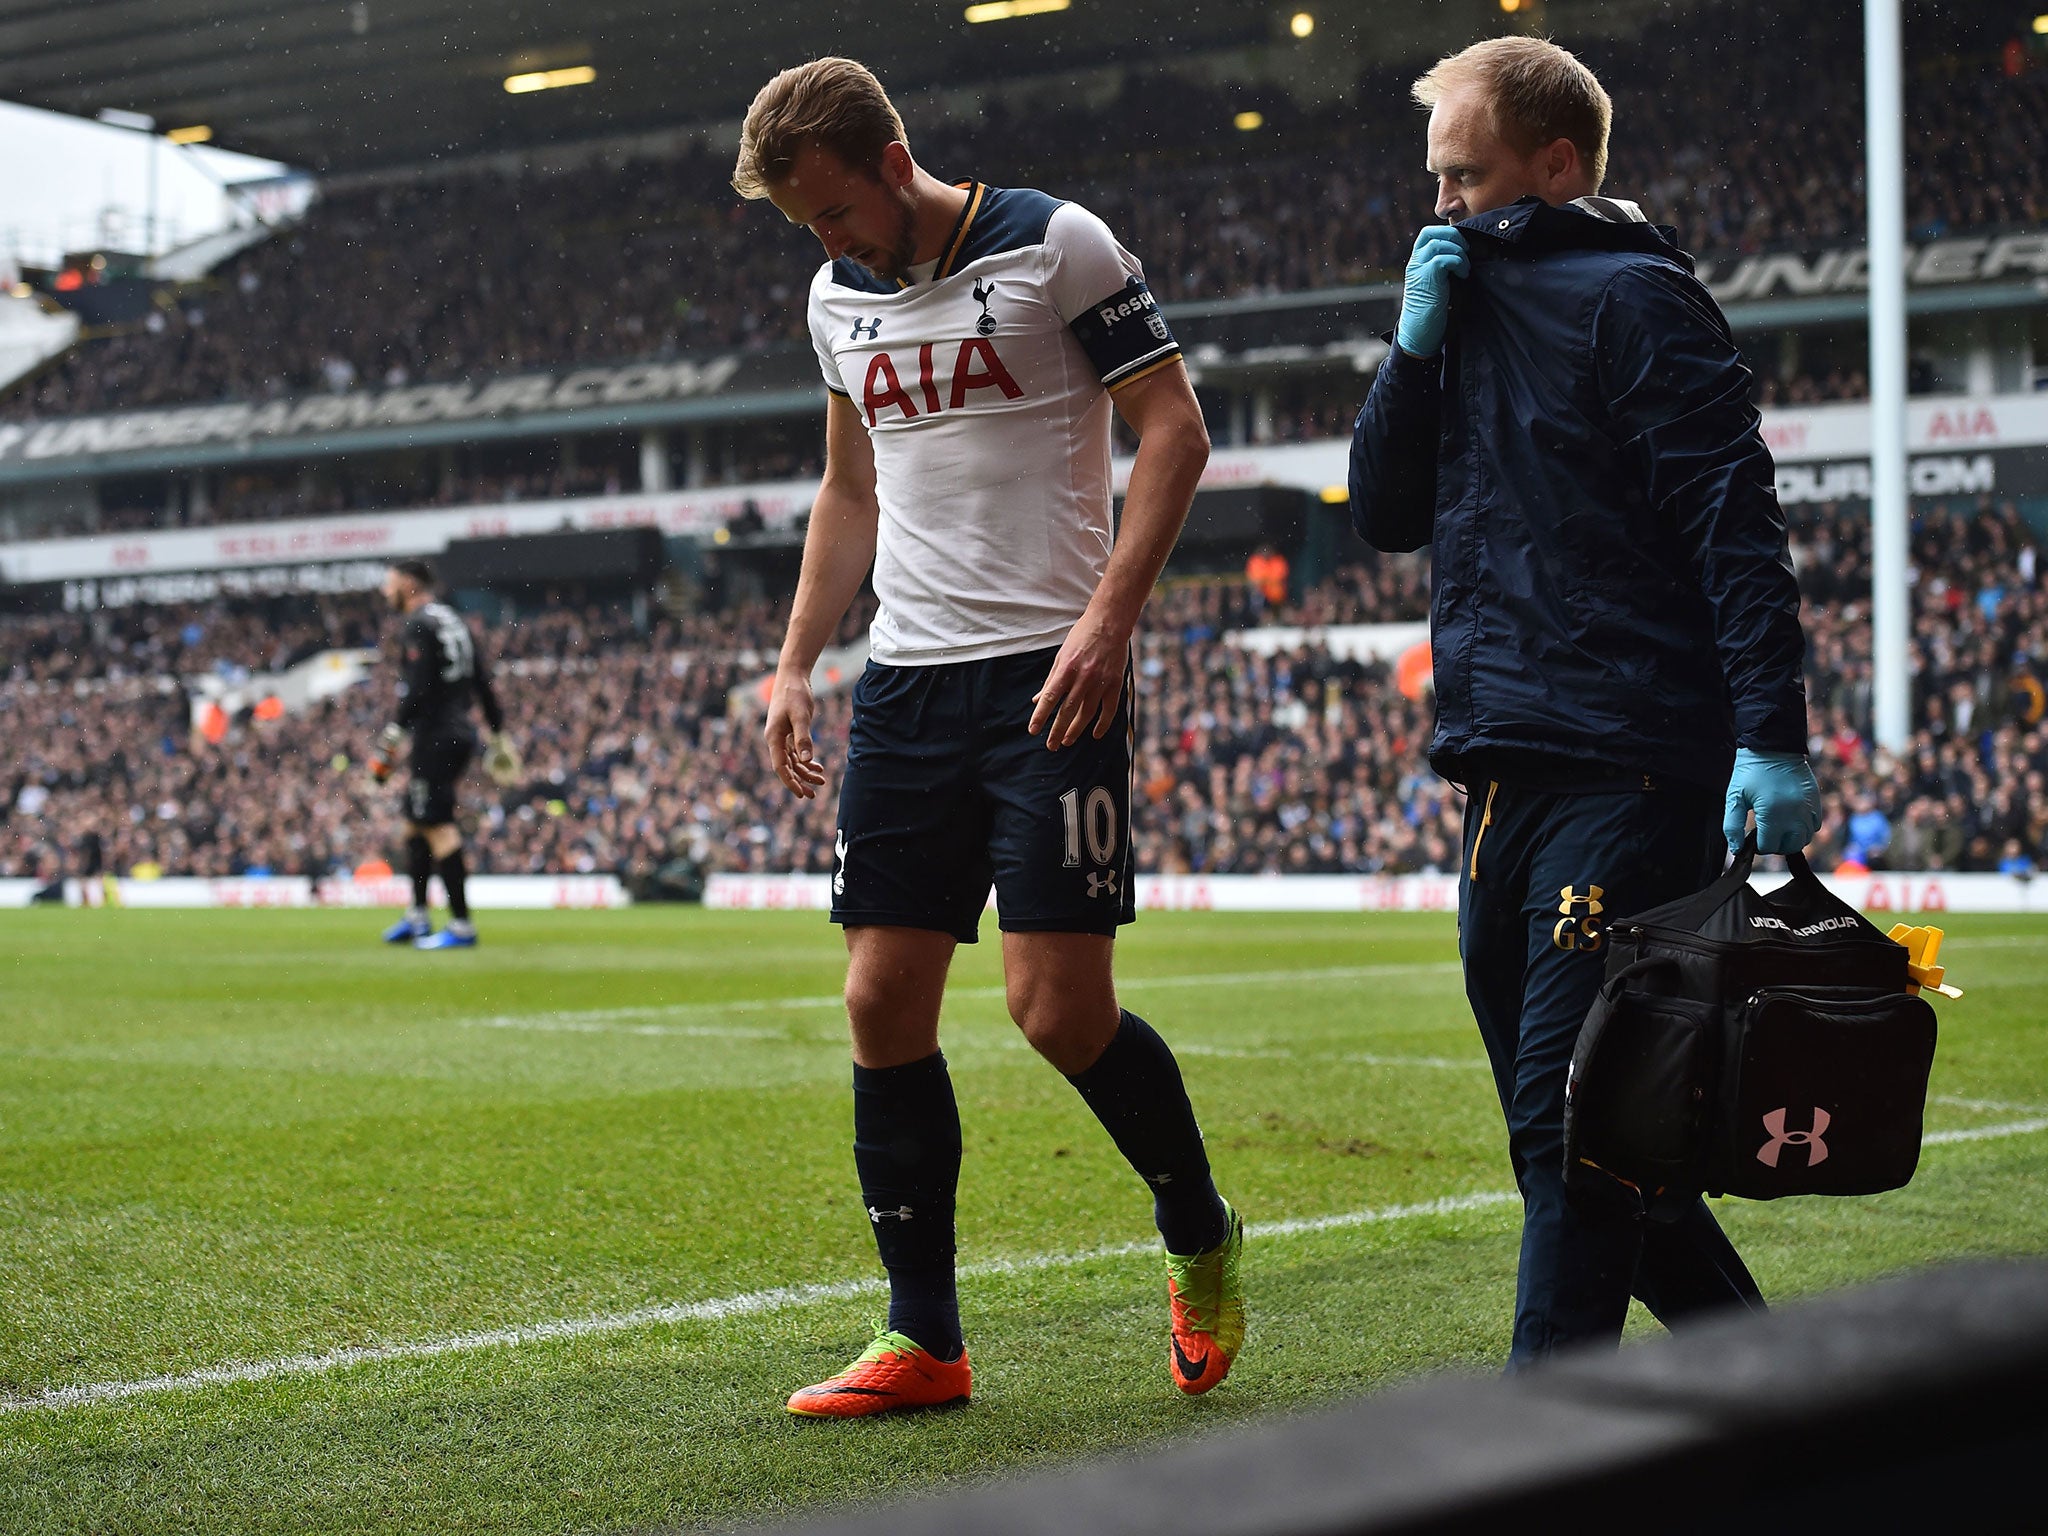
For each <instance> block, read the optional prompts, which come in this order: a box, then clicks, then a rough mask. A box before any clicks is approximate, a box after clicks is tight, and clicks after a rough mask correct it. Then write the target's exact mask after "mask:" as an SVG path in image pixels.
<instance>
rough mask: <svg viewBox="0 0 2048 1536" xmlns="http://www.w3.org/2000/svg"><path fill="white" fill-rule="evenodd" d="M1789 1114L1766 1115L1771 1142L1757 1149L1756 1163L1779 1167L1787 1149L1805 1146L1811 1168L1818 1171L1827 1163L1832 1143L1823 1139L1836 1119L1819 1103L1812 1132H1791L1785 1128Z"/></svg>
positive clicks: (1807, 1162) (1775, 1113)
mask: <svg viewBox="0 0 2048 1536" xmlns="http://www.w3.org/2000/svg"><path fill="white" fill-rule="evenodd" d="M1785 1114H1786V1112H1785V1111H1784V1110H1782V1109H1774V1110H1772V1111H1771V1112H1770V1113H1769V1114H1767V1115H1765V1116H1764V1129H1765V1130H1767V1131H1769V1132H1770V1133H1771V1139H1770V1140H1769V1141H1767V1142H1765V1143H1764V1144H1763V1146H1761V1147H1760V1148H1758V1149H1757V1154H1756V1160H1757V1161H1758V1162H1760V1163H1762V1164H1763V1165H1764V1166H1765V1167H1766V1168H1775V1167H1777V1166H1778V1154H1779V1153H1780V1152H1782V1151H1783V1150H1784V1149H1785V1148H1787V1147H1804V1148H1806V1166H1807V1167H1809V1168H1817V1167H1819V1166H1820V1165H1821V1164H1822V1163H1824V1162H1826V1161H1827V1160H1828V1144H1827V1143H1826V1142H1824V1141H1822V1140H1821V1139H1820V1138H1821V1133H1822V1132H1824V1131H1825V1130H1827V1128H1828V1122H1829V1121H1831V1120H1832V1119H1834V1116H1833V1115H1830V1114H1829V1113H1828V1112H1827V1111H1826V1110H1824V1109H1822V1108H1821V1107H1820V1106H1819V1105H1818V1104H1816V1105H1815V1106H1814V1109H1813V1129H1812V1130H1810V1131H1788V1130H1786V1129H1785Z"/></svg>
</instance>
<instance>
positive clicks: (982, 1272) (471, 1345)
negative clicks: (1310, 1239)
mask: <svg viewBox="0 0 2048 1536" xmlns="http://www.w3.org/2000/svg"><path fill="white" fill-rule="evenodd" d="M2036 1131H2048V1119H2039V1120H2019V1121H2014V1122H2013V1123H2011V1124H2009V1125H1985V1126H1978V1127H1975V1128H1973V1129H1969V1130H1958V1131H1936V1132H1934V1133H1933V1134H1932V1135H1930V1136H1927V1137H1925V1138H1923V1139H1922V1143H1921V1144H1922V1145H1923V1146H1930V1147H1938V1146H1951V1145H1954V1144H1956V1143H1958V1142H1972V1141H1992V1140H1995V1139H1998V1138H2001V1137H2007V1136H2026V1135H2031V1134H2033V1133H2034V1132H2036ZM1520 1199H1521V1197H1520V1196H1519V1195H1518V1194H1516V1193H1515V1192H1514V1191H1513V1190H1498V1189H1490V1190H1479V1191H1477V1192H1475V1193H1472V1194H1468V1195H1447V1196H1444V1197H1443V1198H1441V1199H1437V1200H1424V1201H1421V1202H1418V1203H1416V1204H1413V1205H1390V1206H1385V1207H1382V1208H1380V1209H1378V1210H1365V1211H1346V1212H1343V1213H1340V1214H1338V1215H1333V1216H1302V1217H1295V1218H1292V1219H1290V1220H1285V1221H1272V1222H1263V1223H1260V1224H1257V1225H1252V1224H1249V1223H1248V1224H1247V1226H1246V1231H1247V1233H1248V1234H1249V1235H1251V1236H1253V1237H1264V1238H1278V1237H1298V1236H1303V1235H1306V1234H1310V1233H1316V1232H1334V1231H1339V1230H1342V1229H1344V1228H1348V1227H1364V1226H1374V1225H1378V1224H1381V1223H1385V1222H1394V1221H1408V1220H1412V1219H1414V1218H1416V1217H1424V1216H1450V1215H1456V1214H1458V1213H1460V1212H1463V1211H1477V1210H1485V1209H1488V1208H1491V1207H1496V1206H1507V1205H1514V1204H1516V1203H1517V1202H1519V1200H1520ZM1157 1252H1158V1244H1157V1243H1156V1242H1136V1243H1114V1244H1111V1245H1109V1246H1108V1247H1103V1248H1091V1249H1088V1250H1086V1251H1084V1252H1081V1253H1048V1254H1038V1255H1035V1256H1032V1257H1030V1258H1023V1259H991V1260H988V1261H985V1262H983V1263H979V1264H965V1265H962V1266H961V1268H960V1278H961V1279H963V1280H980V1279H991V1278H996V1277H1000V1276H1005V1275H1021V1274H1030V1273H1034V1272H1036V1271H1039V1270H1047V1269H1068V1268H1074V1267H1077V1266H1079V1265H1082V1264H1091V1263H1095V1262H1098V1261H1100V1260H1103V1259H1118V1258H1128V1257H1130V1256H1133V1255H1138V1254H1157ZM885 1283H886V1282H884V1281H883V1280H880V1279H866V1280H838V1281H833V1282H830V1283H828V1284H823V1285H788V1286H777V1287H774V1288H772V1289H769V1290H763V1291H746V1292H743V1293H741V1294H740V1295H737V1296H723V1297H716V1298H713V1299H711V1300H709V1301H686V1302H676V1303H672V1304H670V1305H668V1306H659V1307H636V1308H634V1309H633V1310H632V1311H630V1312H607V1313H599V1314H596V1315H595V1316H589V1317H571V1318H561V1319H557V1320H555V1321H551V1322H542V1323H531V1324H528V1325H527V1326H525V1327H521V1328H493V1329H487V1330H483V1331H479V1332H474V1333H458V1334H451V1335H449V1336H447V1337H445V1338H439V1339H422V1340H419V1341H417V1342H415V1343H411V1344H371V1345H358V1346H351V1347H349V1348H344V1349H332V1350H327V1351H325V1352H324V1353H319V1354H312V1353H308V1354H299V1355H286V1356H283V1357H282V1358H279V1359H275V1360H257V1361H251V1362H247V1363H244V1364H238V1365H209V1366H201V1367H200V1368H199V1369H197V1370H192V1371H183V1372H178V1373H175V1374H167V1375H162V1376H144V1377H141V1378H138V1379H136V1380H133V1381H102V1382H90V1383H85V1384H81V1385H78V1386H70V1387H45V1388H43V1389H41V1390H40V1391H35V1392H22V1393H15V1394H11V1395H8V1396H4V1397H0V1413H22V1412H29V1411H33V1410H37V1409H43V1410H51V1409H61V1408H79V1407H86V1406H90V1405H93V1404H97V1403H111V1402H118V1401H121V1400H123V1399H126V1398H134V1397H151V1396H156V1395H158V1394H161V1393H166V1392H190V1391H196V1390H198V1389H200V1388H202V1387H214V1386H227V1385H232V1384H234V1383H236V1382H254V1381H270V1380H274V1379H276V1378H278V1377H280V1376H318V1375H324V1374H326V1373H327V1372H330V1371H339V1370H346V1369H348V1368H349V1367H351V1366H357V1365H375V1364H381V1363H384V1362H386V1361H403V1360H431V1359H434V1358H436V1357H438V1356H441V1355H453V1354H462V1353H466V1352H468V1351H472V1350H479V1349H502V1348H510V1347H514V1346H517V1345H521V1344H542V1343H551V1342H553V1341H555V1340H559V1339H582V1338H590V1337H593V1336H597V1335H603V1334H612V1333H623V1332H625V1331H627V1330H629V1329H634V1328H646V1327H653V1326H657V1325H660V1324H665V1323H687V1322H722V1321H724V1320H725V1319H726V1318H731V1317H747V1316H752V1315H754V1314H756V1313H761V1312H775V1311H781V1310H784V1309H786V1308H791V1307H809V1306H817V1305H819V1304H820V1303H823V1302H828V1301H846V1300H851V1299H852V1298H853V1297H856V1296H869V1295H874V1294H877V1293H879V1292H880V1291H881V1290H882V1289H883V1288H884V1286H885Z"/></svg>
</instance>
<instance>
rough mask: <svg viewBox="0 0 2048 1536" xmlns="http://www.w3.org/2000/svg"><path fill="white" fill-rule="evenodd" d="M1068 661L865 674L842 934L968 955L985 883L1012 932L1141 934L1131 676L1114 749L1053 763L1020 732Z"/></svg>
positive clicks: (1067, 751) (843, 833)
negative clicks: (881, 936)
mask: <svg viewBox="0 0 2048 1536" xmlns="http://www.w3.org/2000/svg"><path fill="white" fill-rule="evenodd" d="M1058 654H1059V652H1058V650H1057V649H1053V650H1044V651H1030V652H1026V653H1024V654H1022V655H1017V656H997V657H992V658H990V659H989V660H987V661H964V662H953V663H947V664H943V665H939V666H929V667H891V666H884V665H882V664H880V663H878V662H869V663H868V666H867V670H866V671H865V672H863V673H862V674H861V676H860V680H859V681H858V682H857V683H855V684H854V689H853V723H852V729H851V731H850V733H849V736H848V741H847V752H846V772H845V776H844V778H843V780H842V781H841V784H840V789H839V830H838V835H837V836H836V838H835V839H834V846H833V856H834V857H833V872H832V921H833V922H835V923H842V924H845V925H848V926H852V927H858V926H865V925H871V924H872V925H879V926H886V927H895V928H928V929H935V930H937V931H938V932H940V933H949V934H951V935H952V936H953V937H954V938H956V939H958V940H959V941H960V942H961V943H963V944H972V943H974V942H975V940H976V938H977V937H978V936H979V935H978V930H979V925H980V921H981V914H982V910H983V908H984V907H985V906H986V905H987V902H988V892H989V886H990V885H991V883H993V885H994V886H995V891H996V911H997V914H998V917H999V919H1000V926H1001V927H1002V929H1003V931H1004V932H1005V933H1101V934H1113V933H1115V932H1116V929H1117V925H1118V924H1120V923H1128V922H1130V921H1131V919H1132V918H1133V916H1135V912H1134V909H1133V906H1132V899H1131V737H1132V730H1131V708H1132V698H1131V677H1130V673H1129V670H1128V669H1126V671H1125V676H1124V696H1123V703H1122V705H1121V706H1120V707H1119V708H1118V710H1117V716H1116V722H1115V724H1114V725H1113V726H1112V727H1111V729H1110V731H1109V734H1108V735H1106V736H1104V737H1102V738H1101V739H1100V740H1097V739H1096V738H1095V737H1094V736H1092V735H1084V736H1082V738H1081V739H1080V740H1079V741H1078V742H1076V743H1074V745H1073V746H1071V747H1064V748H1062V749H1061V750H1059V751H1057V752H1052V751H1048V750H1047V749H1046V745H1045V736H1044V734H1043V733H1042V732H1041V733H1040V734H1039V735H1037V736H1030V735H1027V734H1025V727H1026V725H1028V724H1029V722H1030V719H1031V707H1032V706H1031V696H1032V695H1033V694H1034V693H1036V692H1037V691H1038V690H1039V688H1040V687H1042V686H1043V685H1044V683H1045V675H1046V673H1048V672H1050V671H1051V670H1052V663H1053V658H1054V657H1055V656H1057V655H1058Z"/></svg>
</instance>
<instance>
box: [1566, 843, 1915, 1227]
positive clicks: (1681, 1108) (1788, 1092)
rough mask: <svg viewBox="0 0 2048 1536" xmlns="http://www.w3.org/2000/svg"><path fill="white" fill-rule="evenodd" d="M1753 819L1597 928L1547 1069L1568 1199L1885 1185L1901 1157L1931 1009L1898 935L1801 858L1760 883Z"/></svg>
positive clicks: (1812, 1191) (1637, 1203) (1652, 1202)
mask: <svg viewBox="0 0 2048 1536" xmlns="http://www.w3.org/2000/svg"><path fill="white" fill-rule="evenodd" d="M1755 859H1756V843H1755V838H1754V836H1752V837H1751V839H1750V840H1749V841H1748V842H1747V843H1745V844H1744V846H1743V849H1742V852H1741V853H1740V854H1738V855H1737V856H1736V858H1735V860H1734V862H1733V863H1732V864H1731V865H1730V867H1729V869H1728V871H1727V873H1726V874H1724V875H1723V876H1722V877H1721V878H1720V879H1719V880H1717V881H1715V882H1714V883H1713V884H1712V885H1711V886H1709V887H1707V889H1706V890H1704V891H1701V892H1699V893H1698V894H1697V895H1694V896H1689V897H1686V898H1685V899H1684V900H1682V901H1675V902H1670V903H1668V904H1666V905H1664V906H1661V907H1657V908H1655V909H1653V910H1651V911H1648V912H1645V913H1642V914H1641V915H1640V916H1637V917H1635V918H1633V919H1630V920H1628V921H1625V922H1620V923H1616V924H1614V925H1613V926H1612V927H1610V928H1609V930H1608V936H1609V949H1608V955H1607V978H1606V981H1605V982H1604V983H1603V985H1602V986H1601V989H1600V995H1599V997H1598V998H1597V999H1596V1000H1595V1002H1594V1004H1593V1007H1592V1009H1591V1011H1590V1012H1589V1013H1588V1014H1587V1016H1586V1022H1585V1025H1584V1026H1583V1028H1582V1029H1581V1030H1580V1033H1579V1039H1578V1044H1577V1046H1576V1047H1575V1048H1574V1050H1573V1051H1572V1062H1571V1075H1570V1078H1569V1079H1568V1081H1567V1085H1566V1088H1565V1111H1564V1127H1565V1183H1566V1187H1567V1189H1568V1190H1569V1191H1570V1194H1571V1197H1572V1198H1573V1199H1574V1200H1575V1201H1578V1202H1580V1203H1582V1204H1586V1205H1590V1206H1594V1207H1605V1208H1615V1207H1622V1208H1627V1209H1632V1210H1636V1211H1640V1212H1642V1213H1644V1214H1647V1215H1649V1216H1652V1217H1665V1218H1668V1217H1672V1216H1675V1215H1676V1214H1677V1213H1678V1212H1679V1211H1680V1210H1682V1209H1684V1208H1685V1207H1686V1206H1687V1205H1689V1204H1690V1203H1691V1201H1692V1200H1693V1198H1694V1197H1695V1196H1697V1195H1699V1194H1701V1193H1707V1194H1715V1195H1719V1194H1729V1195H1741V1196H1743V1197H1745V1198H1747V1199H1751V1200H1775V1199H1777V1198H1779V1197H1780V1196H1783V1195H1866V1194H1873V1193H1875V1192H1877V1191H1879V1190H1885V1189H1896V1188H1898V1187H1899V1186H1900V1185H1902V1184H1904V1183H1905V1182H1906V1181H1907V1180H1908V1179H1910V1178H1912V1176H1913V1169H1914V1167H1915V1166H1916V1165H1917V1164H1918V1162H1919V1160H1920V1134H1921V1116H1922V1114H1923V1112H1924V1110H1925V1108H1926V1100H1927V1074H1928V1069H1929V1068H1930V1066H1931V1065H1932V1064H1933V1060H1934V1010H1933V1009H1932V1008H1930V1007H1929V1006H1928V1005H1927V1002H1926V1000H1925V999H1924V998H1922V997H1920V996H1919V995H1918V994H1917V993H1915V992H1912V991H1909V990H1908V986H1909V983H1908V977H1907V970H1906V964H1907V959H1908V955H1907V951H1906V949H1905V947H1904V946H1903V945H1901V944H1898V943H1895V942H1894V941H1893V940H1892V939H1890V938H1888V937H1887V936H1886V935H1885V934H1883V933H1882V932H1880V931H1879V930H1878V929H1877V928H1876V927H1874V926H1873V925H1872V924H1871V923H1869V922H1868V921H1866V920H1865V919H1864V917H1863V915H1862V914H1861V913H1860V912H1858V911H1856V909H1855V908H1853V907H1851V906H1850V905H1848V903H1846V902H1844V901H1842V900H1841V899H1840V898H1838V897H1836V896H1834V895H1833V894H1832V893H1830V892H1829V891H1828V889H1827V887H1826V886H1824V885H1822V884H1821V882H1820V881H1819V880H1818V879H1817V878H1816V877H1815V875H1814V873H1813V871H1812V869H1810V868H1809V867H1808V866H1807V863H1806V860H1805V859H1804V858H1802V857H1799V856H1798V855H1794V856H1793V857H1792V858H1791V859H1790V860H1789V861H1788V862H1789V863H1790V865H1791V868H1792V878H1791V880H1790V881H1789V882H1788V883H1786V884H1785V885H1784V886H1782V887H1780V888H1779V889H1777V890H1775V891H1772V892H1771V893H1770V894H1768V895H1765V894H1763V893H1761V892H1759V891H1757V890H1755V889H1753V888H1752V887H1751V886H1750V883H1749V875H1750V870H1751V868H1752V866H1753V865H1754V863H1755Z"/></svg>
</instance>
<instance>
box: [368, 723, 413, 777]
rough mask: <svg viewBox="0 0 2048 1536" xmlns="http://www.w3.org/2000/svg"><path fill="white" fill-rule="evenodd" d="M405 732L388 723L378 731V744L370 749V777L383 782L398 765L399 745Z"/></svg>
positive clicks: (403, 738)
mask: <svg viewBox="0 0 2048 1536" xmlns="http://www.w3.org/2000/svg"><path fill="white" fill-rule="evenodd" d="M404 740H405V732H404V731H402V730H400V729H399V728H398V727H397V726H395V725H387V726H385V727H384V729H383V730H381V731H379V732H378V733H377V745H376V746H374V747H372V748H371V749H370V777H371V778H373V779H375V780H376V781H377V782H378V783H379V784H382V783H383V782H384V781H385V780H386V779H388V778H390V777H391V774H392V771H393V770H394V769H396V768H397V766H398V746H399V743H400V742H402V741H404Z"/></svg>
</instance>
